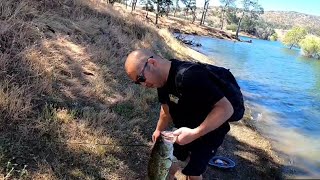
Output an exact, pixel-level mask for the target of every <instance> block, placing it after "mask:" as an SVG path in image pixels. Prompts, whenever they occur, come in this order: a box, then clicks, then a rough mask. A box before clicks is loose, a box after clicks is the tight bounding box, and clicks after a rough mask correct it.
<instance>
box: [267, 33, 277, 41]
mask: <svg viewBox="0 0 320 180" xmlns="http://www.w3.org/2000/svg"><path fill="white" fill-rule="evenodd" d="M269 39H270V41H276V40H278V34H277V33H273V34H272V35H271V36H270V37H269Z"/></svg>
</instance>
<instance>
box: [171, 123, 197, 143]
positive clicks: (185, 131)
mask: <svg viewBox="0 0 320 180" xmlns="http://www.w3.org/2000/svg"><path fill="white" fill-rule="evenodd" d="M173 135H175V136H177V140H176V143H177V144H179V145H185V144H189V143H191V142H192V141H194V140H196V139H198V138H199V135H198V133H197V131H196V129H190V128H187V127H182V128H180V129H177V130H176V131H174V132H173Z"/></svg>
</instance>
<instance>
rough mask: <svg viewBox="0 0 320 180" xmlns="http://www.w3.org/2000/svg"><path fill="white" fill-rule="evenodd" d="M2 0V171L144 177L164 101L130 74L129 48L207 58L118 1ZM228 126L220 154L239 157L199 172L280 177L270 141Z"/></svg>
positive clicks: (63, 176) (36, 175) (1, 173)
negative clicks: (221, 166) (226, 167)
mask: <svg viewBox="0 0 320 180" xmlns="http://www.w3.org/2000/svg"><path fill="white" fill-rule="evenodd" d="M6 3H7V4H5V5H6V8H8V12H16V13H17V16H15V18H12V15H11V14H10V13H7V14H6V13H5V14H1V15H0V16H1V18H2V19H4V24H5V26H4V27H5V29H4V30H3V32H2V35H3V37H6V41H3V43H4V44H3V46H2V47H3V49H2V50H3V51H4V52H5V55H4V56H0V66H1V67H3V68H4V69H3V71H2V72H1V73H2V75H3V79H2V80H1V81H0V95H1V98H3V99H4V100H3V101H0V105H1V107H3V108H2V109H1V110H2V113H0V129H1V131H0V179H1V178H2V179H4V178H7V177H9V178H12V179H19V178H21V177H23V178H26V179H53V180H55V179H112V180H117V179H129V180H131V179H145V177H146V174H147V172H146V171H147V168H146V167H147V163H148V160H149V154H150V147H151V135H152V133H153V131H154V128H155V126H156V123H157V120H158V115H159V114H158V113H159V108H160V107H159V104H158V103H157V102H158V101H157V93H156V91H155V90H154V89H153V90H152V89H146V88H143V87H141V86H137V85H135V84H134V83H132V82H131V80H130V79H129V78H128V77H127V75H126V73H125V71H124V70H123V64H124V60H125V57H126V55H127V54H128V53H130V52H131V51H133V50H135V49H139V48H148V49H150V50H152V51H154V52H156V53H157V54H159V55H161V56H163V57H165V58H167V59H169V58H178V59H181V60H193V59H197V60H201V61H203V62H207V63H213V61H212V59H211V58H209V57H207V56H205V55H203V54H201V53H198V52H196V51H194V50H192V49H191V48H190V47H188V46H186V45H184V44H182V43H180V42H178V41H177V40H176V39H175V38H174V37H173V36H172V34H171V33H170V32H169V31H168V29H159V28H158V27H156V26H155V25H154V24H153V23H152V22H148V21H146V19H145V16H144V15H143V14H142V15H140V16H139V17H142V18H139V17H134V16H133V15H132V14H131V12H130V10H129V9H124V8H121V6H120V5H119V6H120V7H119V8H118V9H116V8H117V6H118V4H117V3H116V4H115V5H114V6H113V7H112V6H111V5H110V4H107V3H106V2H105V1H98V0H92V1H81V3H79V2H78V1H74V0H68V1H62V0H58V1H50V2H49V1H48V2H47V1H46V2H38V1H36V0H27V1H23V2H22V1H15V0H9V1H8V2H6ZM41 3H42V4H41ZM21 7H23V9H21ZM122 7H123V6H122ZM30 12H32V14H30ZM133 14H134V13H133ZM162 19H163V18H162ZM168 22H172V23H174V22H173V21H172V19H171V21H168ZM181 25H183V24H181ZM183 26H185V27H186V28H189V29H191V30H194V31H195V30H197V29H194V28H197V27H194V26H193V25H190V27H189V24H185V25H183ZM10 27H19V28H10ZM220 35H221V34H220ZM220 35H219V33H217V36H220ZM221 37H224V36H223V35H221ZM13 42H14V43H13ZM231 126H232V128H231V131H230V133H229V134H228V135H227V137H226V140H225V142H224V144H223V146H222V147H221V149H220V150H219V152H218V153H219V154H222V155H225V156H227V157H231V158H232V159H233V160H235V161H236V163H237V166H236V168H234V169H232V170H230V171H222V170H219V169H214V168H211V167H209V168H208V171H207V172H206V174H205V175H204V176H205V178H206V179H210V180H211V179H214V178H216V179H248V177H250V178H251V179H261V177H265V179H274V178H278V177H280V175H279V174H280V170H281V167H282V165H281V163H278V161H277V158H276V157H274V156H273V155H272V151H271V147H270V143H269V142H268V141H267V140H266V139H264V138H263V137H261V136H260V135H259V134H258V133H257V131H255V130H254V129H253V128H251V127H250V126H247V125H246V124H244V123H242V122H237V123H233V124H232V125H231ZM131 144H135V145H139V146H130V145H131ZM269 150H270V151H269ZM9 166H10V167H9Z"/></svg>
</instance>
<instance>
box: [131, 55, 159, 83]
mask: <svg viewBox="0 0 320 180" xmlns="http://www.w3.org/2000/svg"><path fill="white" fill-rule="evenodd" d="M151 56H155V54H154V53H153V52H152V51H150V50H147V49H139V50H135V51H133V52H131V53H130V54H129V55H128V57H127V60H126V62H125V69H126V72H127V74H128V75H129V76H130V77H131V78H134V77H132V76H136V75H137V74H139V72H137V71H138V70H139V69H141V67H143V65H144V63H146V61H147V60H148V58H149V57H151Z"/></svg>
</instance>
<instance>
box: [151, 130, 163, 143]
mask: <svg viewBox="0 0 320 180" xmlns="http://www.w3.org/2000/svg"><path fill="white" fill-rule="evenodd" d="M160 134H161V131H159V130H157V129H156V130H155V131H154V132H153V134H152V142H153V143H155V142H156V140H157V139H158V138H159V136H160Z"/></svg>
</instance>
